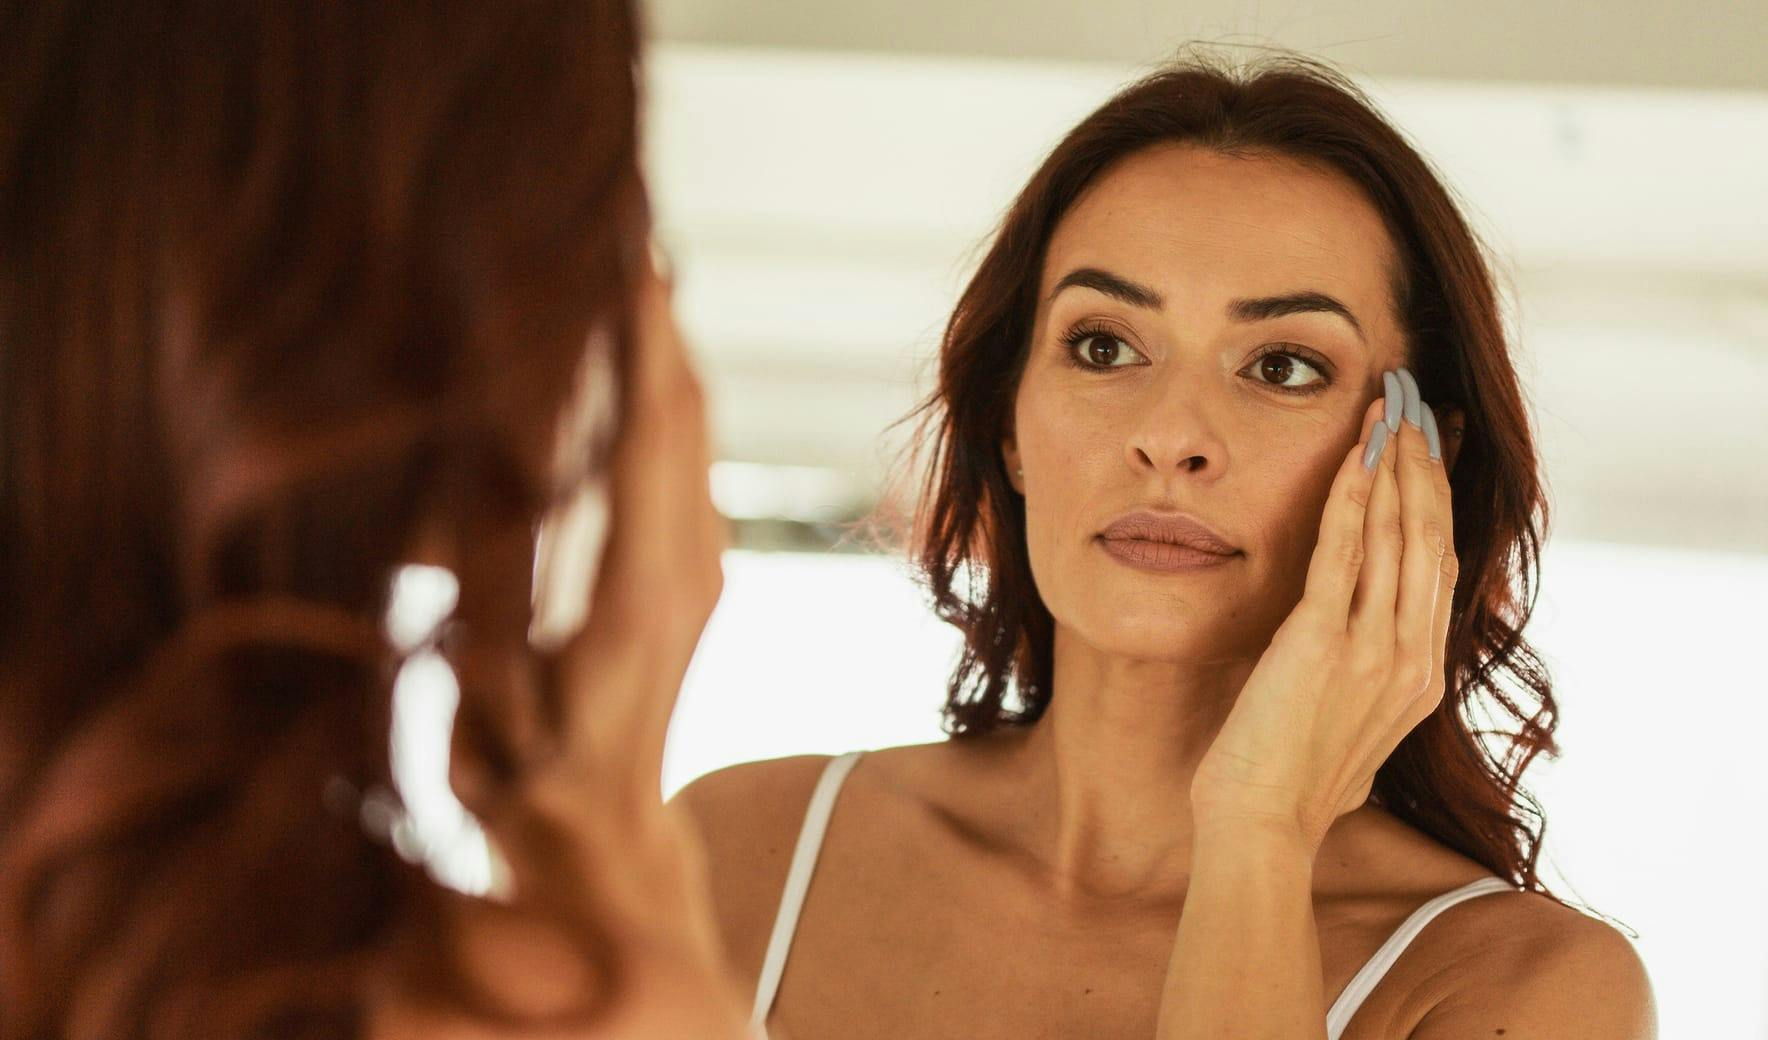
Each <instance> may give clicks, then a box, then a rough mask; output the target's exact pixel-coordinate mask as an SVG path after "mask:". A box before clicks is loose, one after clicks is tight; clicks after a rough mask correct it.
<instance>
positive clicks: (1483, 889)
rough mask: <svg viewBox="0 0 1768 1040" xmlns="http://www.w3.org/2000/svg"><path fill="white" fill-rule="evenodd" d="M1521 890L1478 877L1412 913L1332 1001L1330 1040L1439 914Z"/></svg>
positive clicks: (1505, 882)
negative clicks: (1479, 899)
mask: <svg viewBox="0 0 1768 1040" xmlns="http://www.w3.org/2000/svg"><path fill="white" fill-rule="evenodd" d="M1520 891H1522V889H1520V888H1518V887H1516V886H1515V885H1513V884H1511V883H1510V882H1509V881H1508V880H1507V879H1505V878H1501V877H1498V876H1496V875H1493V876H1491V877H1483V878H1476V879H1474V880H1473V881H1470V882H1468V883H1467V884H1465V885H1462V886H1461V887H1460V888H1456V889H1451V890H1450V891H1447V892H1444V893H1443V894H1442V895H1440V896H1437V897H1436V898H1434V899H1432V900H1430V901H1429V902H1427V903H1425V904H1424V905H1423V906H1421V907H1419V908H1418V909H1416V910H1414V911H1412V916H1410V917H1408V918H1406V920H1405V921H1404V922H1403V923H1402V924H1401V925H1400V926H1399V927H1398V928H1396V929H1394V933H1393V934H1392V935H1390V936H1388V939H1387V942H1385V943H1383V944H1382V945H1381V949H1379V950H1376V951H1375V955H1374V956H1373V957H1370V958H1369V962H1368V963H1367V964H1365V965H1363V968H1362V970H1361V971H1359V972H1357V974H1356V976H1355V977H1354V978H1352V979H1351V981H1350V983H1349V984H1347V985H1346V986H1345V987H1344V992H1343V993H1340V994H1339V995H1338V1000H1336V1001H1334V1002H1333V1005H1332V1010H1331V1011H1330V1012H1328V1013H1327V1015H1326V1036H1327V1040H1338V1038H1339V1037H1340V1036H1341V1035H1343V1033H1344V1030H1345V1027H1346V1026H1347V1025H1349V1024H1350V1021H1351V1016H1352V1015H1354V1014H1356V1013H1357V1009H1358V1008H1359V1007H1362V1006H1363V1000H1364V999H1365V998H1367V997H1368V996H1369V994H1370V993H1371V992H1372V991H1373V990H1374V989H1375V984H1376V983H1378V982H1380V981H1381V979H1382V976H1384V975H1386V974H1387V970H1388V969H1389V968H1391V967H1393V964H1394V962H1395V961H1397V960H1399V959H1400V954H1401V953H1404V952H1405V950H1406V947H1407V946H1409V945H1411V942H1412V940H1413V939H1415V938H1417V937H1418V933H1419V932H1421V931H1423V930H1424V926H1425V925H1427V924H1429V923H1430V922H1431V920H1432V919H1433V918H1435V917H1436V915H1438V914H1440V913H1442V912H1443V911H1444V910H1447V909H1448V908H1450V907H1451V906H1454V905H1455V904H1456V903H1460V902H1463V901H1465V900H1468V899H1472V898H1473V897H1474V896H1483V895H1485V894H1486V893H1487V892H1520Z"/></svg>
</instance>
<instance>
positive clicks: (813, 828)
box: [750, 751, 862, 1036]
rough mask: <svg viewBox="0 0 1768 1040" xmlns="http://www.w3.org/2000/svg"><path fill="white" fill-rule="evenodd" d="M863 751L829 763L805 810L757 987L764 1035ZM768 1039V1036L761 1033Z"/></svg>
mask: <svg viewBox="0 0 1768 1040" xmlns="http://www.w3.org/2000/svg"><path fill="white" fill-rule="evenodd" d="M861 754H862V752H859V751H849V752H848V753H847V754H845V755H841V756H838V757H836V758H832V759H830V760H829V764H828V765H827V766H824V767H823V775H822V776H821V777H820V778H819V779H818V780H817V782H816V790H814V791H812V792H811V794H810V805H809V807H808V808H806V809H805V810H804V826H803V827H802V828H800V830H799V831H798V846H797V848H795V849H793V850H792V866H791V867H790V868H789V869H788V870H787V871H786V887H785V890H784V891H783V892H781V893H780V909H779V913H778V914H777V915H775V917H774V926H773V935H772V936H770V937H769V938H768V940H767V955H766V956H765V957H763V958H762V960H761V980H760V983H759V984H758V985H757V986H756V987H755V1010H754V1011H753V1012H752V1013H751V1015H750V1022H751V1023H752V1024H753V1025H755V1026H756V1027H757V1028H756V1031H757V1032H761V1029H762V1028H764V1027H763V1025H762V1024H763V1023H764V1022H766V1021H767V1013H768V1011H769V1010H771V1009H772V1008H773V1002H774V994H775V993H777V992H779V988H780V976H782V975H783V974H785V971H786V952H787V951H788V950H789V949H790V948H791V946H792V935H793V933H795V932H796V931H797V930H798V914H799V911H801V910H803V909H804V895H805V893H806V892H808V891H809V890H810V875H811V872H812V871H814V870H815V869H816V857H817V853H818V852H820V851H822V847H823V833H824V832H825V831H827V830H828V828H829V816H830V814H831V813H833V812H834V811H835V796H836V795H837V794H839V793H840V791H841V782H842V781H843V780H846V779H847V773H848V770H850V769H852V768H853V764H854V763H855V762H857V761H859V756H860V755H861ZM761 1035H762V1036H765V1035H766V1033H761Z"/></svg>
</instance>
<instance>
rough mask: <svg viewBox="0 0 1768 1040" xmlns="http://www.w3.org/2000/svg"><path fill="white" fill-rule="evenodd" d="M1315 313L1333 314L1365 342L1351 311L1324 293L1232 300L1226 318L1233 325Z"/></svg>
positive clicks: (1307, 291) (1311, 292)
mask: <svg viewBox="0 0 1768 1040" xmlns="http://www.w3.org/2000/svg"><path fill="white" fill-rule="evenodd" d="M1310 312H1318V313H1323V314H1336V315H1338V316H1339V317H1341V318H1343V319H1344V320H1345V321H1347V322H1349V323H1350V326H1351V328H1352V329H1353V330H1354V331H1355V332H1356V334H1357V338H1358V339H1360V340H1363V341H1364V342H1367V341H1368V338H1367V337H1366V336H1364V335H1363V324H1362V322H1359V321H1358V320H1357V316H1356V315H1355V314H1352V313H1351V309H1350V308H1349V307H1347V306H1345V305H1344V304H1343V303H1342V302H1340V301H1339V299H1338V298H1337V297H1336V296H1329V295H1327V294H1326V293H1323V292H1315V291H1314V290H1311V289H1304V290H1301V291H1299V292H1292V293H1284V294H1282V295H1281V296H1255V297H1253V298H1251V299H1245V300H1235V301H1233V302H1232V303H1229V304H1228V317H1230V318H1233V319H1234V320H1235V321H1267V320H1269V319H1271V318H1281V317H1283V316H1284V315H1285V314H1307V313H1310Z"/></svg>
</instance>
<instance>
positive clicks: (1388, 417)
mask: <svg viewBox="0 0 1768 1040" xmlns="http://www.w3.org/2000/svg"><path fill="white" fill-rule="evenodd" d="M1381 388H1382V390H1383V391H1384V392H1385V393H1386V394H1387V412H1386V414H1384V415H1383V416H1382V417H1381V421H1382V422H1384V423H1387V429H1388V432H1389V433H1399V432H1400V410H1401V409H1402V408H1403V407H1404V406H1405V397H1406V392H1405V391H1404V390H1402V389H1401V388H1400V378H1399V377H1398V376H1396V375H1394V374H1393V373H1392V372H1383V373H1381Z"/></svg>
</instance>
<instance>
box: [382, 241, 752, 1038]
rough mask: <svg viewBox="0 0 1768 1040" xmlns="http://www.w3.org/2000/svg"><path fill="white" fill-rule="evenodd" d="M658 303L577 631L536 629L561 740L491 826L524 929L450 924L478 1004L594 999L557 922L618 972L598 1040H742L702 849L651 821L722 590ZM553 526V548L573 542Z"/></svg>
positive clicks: (587, 971)
mask: <svg viewBox="0 0 1768 1040" xmlns="http://www.w3.org/2000/svg"><path fill="white" fill-rule="evenodd" d="M669 298H670V287H669V285H668V283H667V282H666V280H665V279H664V277H663V276H662V275H660V274H658V273H657V272H656V271H655V270H652V269H647V271H646V276H645V278H644V279H643V282H642V284H641V286H640V287H639V289H638V291H637V293H636V294H635V298H634V301H633V304H632V306H633V308H634V309H633V313H632V318H631V326H630V327H631V329H632V333H631V340H630V355H629V357H628V358H627V365H628V373H627V378H626V380H625V388H624V393H623V394H622V395H620V409H619V411H620V415H619V421H618V425H617V428H616V430H617V432H616V433H615V435H614V439H613V441H612V446H611V457H610V460H609V465H608V470H607V474H606V480H607V483H606V485H605V491H606V496H605V498H604V499H602V502H603V506H604V508H605V513H598V514H595V515H597V516H600V517H602V518H603V519H605V525H606V528H605V529H606V532H607V536H606V539H605V540H604V541H603V543H602V546H601V553H600V557H599V563H598V565H597V566H596V568H595V573H594V578H593V591H591V592H590V595H589V604H588V609H587V612H586V613H579V617H580V618H581V624H580V626H579V627H576V628H575V630H572V629H571V628H570V626H568V625H553V624H541V625H539V626H538V630H539V631H540V632H541V633H542V636H543V638H542V639H541V640H537V642H542V643H544V644H545V647H544V652H545V653H546V654H548V655H549V656H550V657H551V658H552V662H553V667H554V668H555V669H556V673H555V680H556V686H557V689H558V691H559V694H560V696H561V698H562V703H560V704H559V705H558V710H559V715H560V717H559V718H558V719H557V732H553V733H549V734H547V737H548V738H549V739H548V740H547V744H546V746H547V748H548V752H547V753H546V754H543V755H537V756H535V758H534V760H533V761H532V762H531V763H529V764H528V765H527V767H525V768H524V770H523V772H522V775H521V778H520V784H521V789H520V794H519V798H518V799H517V800H516V801H515V804H516V805H517V806H518V807H519V811H515V812H510V813H506V814H504V815H503V816H502V817H501V818H500V819H499V820H497V821H495V825H493V821H487V825H488V830H490V831H491V836H492V839H493V841H494V842H495V844H496V845H497V848H498V851H499V852H500V853H501V854H502V856H503V857H504V858H505V860H506V861H507V862H508V864H509V867H510V874H511V878H512V884H513V895H514V898H515V902H516V905H517V906H518V907H521V906H523V905H524V904H525V905H526V906H527V908H528V909H527V912H525V913H517V914H510V913H504V912H501V911H500V910H499V909H498V907H497V906H496V905H494V904H492V903H489V902H472V903H467V904H464V905H463V906H462V908H461V910H460V913H461V915H462V918H461V919H462V922H463V926H462V927H461V929H460V931H459V933H458V934H459V936H460V941H461V943H462V944H463V947H464V948H465V950H466V953H467V955H468V957H467V959H468V960H469V962H470V964H471V969H472V975H473V977H474V978H477V979H479V980H481V983H482V985H483V986H484V987H485V989H486V990H487V991H488V992H492V993H494V994H496V998H497V1000H498V1001H501V1002H502V1003H503V1004H505V1005H507V1006H509V1007H511V1008H513V1009H516V1010H518V1011H521V1012H524V1013H531V1014H535V1015H542V1014H547V1013H557V1012H558V1009H560V1008H570V1007H576V1006H578V1005H579V1004H580V1003H581V1002H583V1001H585V1000H586V999H589V998H592V997H594V995H595V990H596V987H598V986H600V985H603V984H605V982H606V980H605V979H604V978H601V977H600V976H599V975H598V973H597V971H596V966H594V965H592V964H589V963H586V962H585V960H584V957H583V950H582V949H581V948H579V945H576V944H574V943H573V941H571V940H570V939H569V937H568V936H565V935H563V934H561V933H560V932H559V931H558V923H559V921H560V920H561V919H562V918H566V917H568V918H569V919H570V920H573V921H576V922H579V923H591V924H593V925H594V927H595V928H596V929H598V930H599V932H600V934H599V935H598V936H596V937H595V939H594V940H593V942H591V943H590V945H591V946H592V947H594V948H595V949H596V950H597V951H598V952H599V953H600V954H601V955H602V956H604V957H605V958H607V962H608V963H611V964H617V965H618V966H619V969H620V976H619V979H620V981H619V987H620V989H619V993H620V999H619V1000H618V1002H617V1004H616V1005H615V1006H613V1007H611V1008H610V1009H609V1012H608V1015H607V1016H606V1017H604V1018H603V1019H601V1020H599V1022H598V1025H597V1031H596V1035H598V1036H607V1037H610V1038H620V1037H649V1036H699V1037H706V1038H708V1040H712V1038H719V1040H724V1038H728V1040H738V1038H739V1037H740V1035H741V1033H742V1029H743V1023H744V1020H745V1018H746V1010H747V1008H746V1004H745V1002H744V1000H743V994H742V993H741V991H740V989H739V987H737V986H736V985H735V981H734V976H733V975H732V974H731V972H730V970H729V967H728V965H727V963H726V959H725V956H724V951H723V948H722V944H721V942H720V940H719V937H718V934H717V929H716V925H715V923H714V917H713V912H712V905H711V897H710V892H709V886H708V884H707V878H706V863H705V855H704V852H703V850H702V848H701V845H700V840H699V835H698V832H697V831H696V830H695V829H694V827H693V825H692V823H691V822H690V821H689V820H688V819H687V818H686V816H685V810H682V809H680V808H679V807H672V806H668V805H666V804H664V802H663V800H662V790H661V770H662V757H663V743H664V736H665V734H666V732H667V730H668V724H669V719H670V716H671V714H672V713H673V710H674V707H675V703H676V699H677V695H678V693H679V691H680V688H681V682H682V678H683V676H684V674H685V673H686V671H687V668H688V664H689V662H690V660H691V659H692V657H693V654H694V650H695V648H696V646H697V645H698V643H699V639H700V634H701V630H702V629H703V628H704V626H705V624H706V621H707V620H708V618H709V616H710V615H711V613H712V610H713V607H714V606H715V604H716V603H717V601H718V597H719V595H720V593H721V591H722V588H723V569H722V564H721V562H720V560H721V555H722V552H723V550H724V548H725V546H726V545H727V543H728V533H727V526H726V524H725V521H724V519H723V518H722V517H721V516H720V515H719V514H718V513H717V511H716V510H715V509H714V508H713V505H712V499H711V492H710V485H709V468H710V462H711V455H710V446H709V442H708V437H707V426H706V413H705V405H704V395H703V392H702V390H701V386H700V382H699V379H698V377H697V376H696V375H695V373H694V371H693V368H692V365H691V363H690V361H689V357H688V353H687V350H686V348H685V346H684V344H683V342H682V339H681V336H680V334H679V332H678V330H677V327H676V324H675V321H674V318H673V316H672V314H671V311H670V299H669ZM603 378H611V373H610V375H609V376H604V377H603ZM560 519H561V517H560V516H554V517H550V518H549V522H557V521H559V520H560ZM599 522H600V521H592V522H591V523H589V524H586V525H584V526H585V529H587V528H592V527H595V526H597V525H598V523H599ZM561 526H562V527H564V528H565V530H566V531H567V532H568V533H567V534H566V535H565V537H569V534H571V533H574V534H576V535H579V536H582V535H584V534H585V533H586V530H577V531H575V532H570V529H569V525H561ZM556 531H558V528H555V532H556ZM586 540H587V539H586ZM553 548H554V550H555V551H556V552H558V553H560V554H562V555H560V556H557V557H547V556H543V561H545V560H548V559H550V560H551V562H554V563H556V562H557V561H558V560H559V559H568V558H569V557H570V554H571V553H572V552H574V551H577V550H578V549H581V548H582V547H581V546H570V547H564V548H561V547H560V546H558V545H555V546H554V547H553ZM542 571H543V573H542V575H541V577H542V582H541V594H540V597H539V599H540V601H541V604H540V605H541V606H544V604H545V603H546V602H549V601H553V600H550V599H549V598H550V597H558V598H559V599H561V600H562V599H567V598H568V597H569V596H570V595H571V594H576V595H579V596H581V595H583V592H584V590H582V589H564V590H560V589H556V588H548V584H547V582H546V579H547V578H548V577H550V578H552V579H553V580H554V581H558V580H561V577H560V572H565V573H566V574H567V576H566V577H564V578H563V579H562V580H565V581H571V582H580V581H581V577H580V575H579V574H577V573H574V572H573V568H570V567H562V568H559V570H558V571H553V570H552V569H551V568H546V567H543V568H542ZM555 602H556V601H555ZM545 614H546V612H545V610H541V611H540V615H541V617H542V619H543V620H544V619H545ZM560 629H562V631H560ZM532 638H533V636H532V634H531V639H532ZM536 725H538V723H537V724H536ZM458 782H459V781H458V779H457V783H458ZM559 907H567V908H570V910H569V912H568V913H561V912H560V911H559V909H558V908H559ZM462 1028H464V1027H462ZM389 1035H393V1034H389ZM410 1035H414V1036H415V1035H425V1034H423V1033H422V1032H421V1031H417V1032H412V1033H411V1034H410ZM429 1035H448V1036H451V1037H452V1036H461V1037H465V1036H472V1037H473V1038H474V1040H478V1038H480V1037H481V1036H482V1037H485V1038H487V1040H489V1038H491V1037H497V1038H499V1040H502V1038H504V1037H510V1038H514V1037H516V1036H521V1037H522V1038H523V1040H529V1038H530V1037H534V1038H536V1040H537V1038H539V1037H542V1036H545V1037H548V1038H550V1037H551V1036H553V1035H555V1034H552V1033H545V1034H541V1033H534V1034H530V1033H527V1032H523V1033H509V1032H503V1031H497V1030H491V1031H487V1032H484V1033H459V1034H434V1033H432V1034H429Z"/></svg>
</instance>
